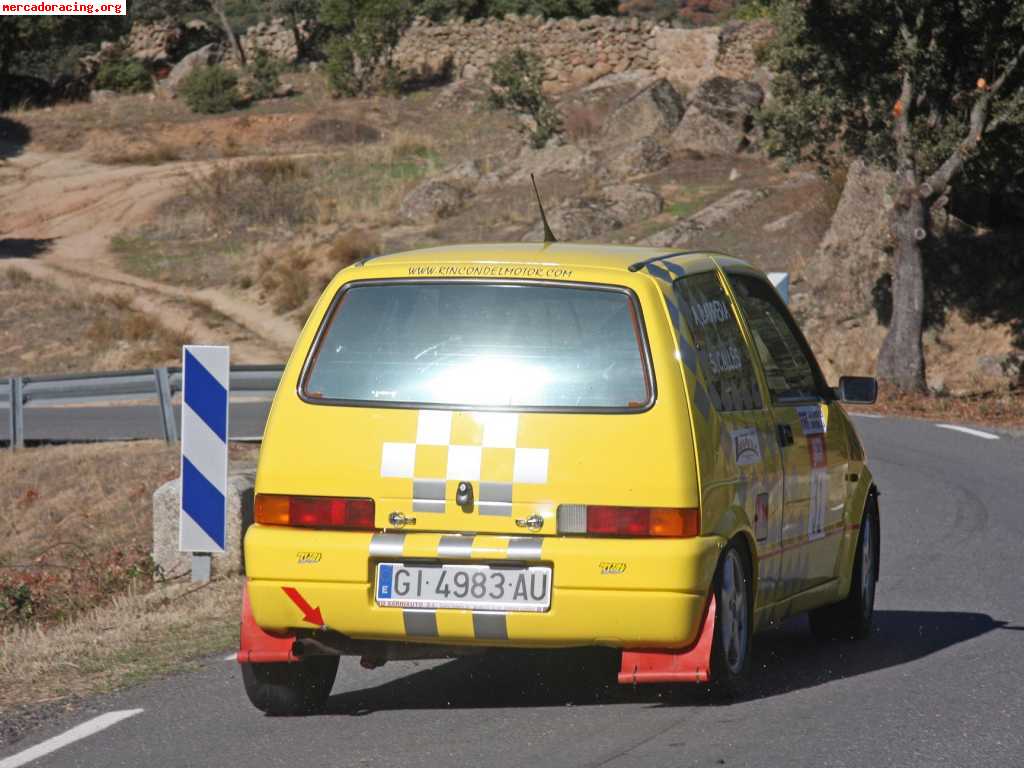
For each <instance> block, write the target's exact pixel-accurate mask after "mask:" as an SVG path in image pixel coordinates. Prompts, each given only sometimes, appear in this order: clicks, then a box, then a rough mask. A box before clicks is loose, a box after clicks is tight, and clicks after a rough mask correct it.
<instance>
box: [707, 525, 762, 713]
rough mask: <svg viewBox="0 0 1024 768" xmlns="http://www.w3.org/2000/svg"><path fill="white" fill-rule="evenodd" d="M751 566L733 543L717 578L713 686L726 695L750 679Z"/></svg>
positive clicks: (730, 544)
mask: <svg viewBox="0 0 1024 768" xmlns="http://www.w3.org/2000/svg"><path fill="white" fill-rule="evenodd" d="M749 562H750V561H749V559H748V558H747V555H746V552H745V551H744V550H743V549H742V548H741V547H740V546H739V545H737V544H736V543H735V542H730V543H729V545H728V546H727V547H726V548H725V552H724V553H723V554H722V559H721V561H720V563H719V566H718V575H717V577H716V578H715V602H716V607H715V610H716V615H715V631H714V639H713V644H712V647H711V683H712V685H713V686H714V687H715V688H716V689H718V690H719V691H721V692H723V693H727V694H735V693H739V692H740V690H742V688H743V687H744V685H745V684H746V681H747V678H748V677H749V676H750V652H751V647H752V626H751V619H752V617H753V602H754V601H753V594H752V593H753V590H752V588H751V582H750V565H749Z"/></svg>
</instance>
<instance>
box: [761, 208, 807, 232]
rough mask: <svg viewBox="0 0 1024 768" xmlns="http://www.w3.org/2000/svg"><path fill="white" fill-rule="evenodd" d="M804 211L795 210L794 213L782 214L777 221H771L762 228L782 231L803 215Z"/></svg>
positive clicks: (768, 230)
mask: <svg viewBox="0 0 1024 768" xmlns="http://www.w3.org/2000/svg"><path fill="white" fill-rule="evenodd" d="M803 214H804V212H803V211H793V213H790V214H787V215H785V216H782V217H781V218H778V219H775V221H769V222H768V223H767V224H765V225H764V226H763V227H761V229H763V230H764V231H765V232H781V231H782V230H784V229H785V228H786V227H788V226H789V225H790V224H792V223H793V222H794V221H796V220H797V219H799V218H800V217H801V216H803Z"/></svg>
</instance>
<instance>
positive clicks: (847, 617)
mask: <svg viewBox="0 0 1024 768" xmlns="http://www.w3.org/2000/svg"><path fill="white" fill-rule="evenodd" d="M878 533H879V530H878V507H877V505H876V502H875V500H874V497H872V498H871V500H870V501H869V502H868V505H867V508H866V509H865V510H864V519H863V520H862V521H861V524H860V536H859V538H858V540H857V553H856V558H855V560H854V563H853V579H852V580H851V583H850V594H849V596H848V597H847V598H846V599H845V600H843V601H842V602H839V603H836V604H834V605H826V606H825V607H823V608H816V609H815V610H813V611H811V613H810V617H809V618H810V622H811V632H812V633H813V634H814V636H815V637H816V638H818V639H819V640H837V639H841V640H862V639H863V638H865V637H867V636H868V635H870V634H871V621H872V619H873V617H874V614H875V584H876V583H877V580H878V552H879V546H878V545H879V540H878V538H879V537H878Z"/></svg>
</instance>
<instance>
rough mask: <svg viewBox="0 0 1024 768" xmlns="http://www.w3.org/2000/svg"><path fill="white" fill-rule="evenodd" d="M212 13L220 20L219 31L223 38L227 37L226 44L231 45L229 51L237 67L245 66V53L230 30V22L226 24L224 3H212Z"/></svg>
mask: <svg viewBox="0 0 1024 768" xmlns="http://www.w3.org/2000/svg"><path fill="white" fill-rule="evenodd" d="M213 11H214V13H216V14H217V18H218V19H220V26H221V29H223V30H224V36H225V37H227V39H228V42H229V43H231V50H232V51H234V54H235V60H236V61H237V62H238V64H239V66H242V67H244V66H245V51H243V50H242V46H241V45H240V44H239V42H238V36H237V35H236V34H235V30H233V29H232V28H231V24H230V22H228V16H227V14H226V13H225V12H224V3H223V2H218V3H213Z"/></svg>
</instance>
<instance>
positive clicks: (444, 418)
mask: <svg viewBox="0 0 1024 768" xmlns="http://www.w3.org/2000/svg"><path fill="white" fill-rule="evenodd" d="M451 441H452V412H451V411H420V415H419V418H418V419H417V421H416V443H417V445H448V444H449V443H450V442H451Z"/></svg>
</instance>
